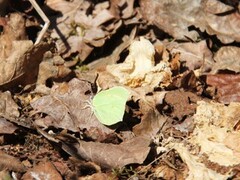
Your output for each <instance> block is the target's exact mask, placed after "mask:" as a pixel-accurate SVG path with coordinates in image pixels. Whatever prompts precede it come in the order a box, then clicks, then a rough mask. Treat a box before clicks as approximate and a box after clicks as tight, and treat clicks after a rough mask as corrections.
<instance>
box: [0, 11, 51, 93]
mask: <svg viewBox="0 0 240 180" xmlns="http://www.w3.org/2000/svg"><path fill="white" fill-rule="evenodd" d="M24 39H26V34H25V21H24V18H23V17H22V16H21V15H19V14H11V15H10V18H9V20H8V21H7V25H6V26H4V32H3V34H2V35H1V36H0V44H4V46H1V47H0V58H1V62H0V88H1V89H8V88H11V87H17V86H18V85H22V86H24V85H27V84H34V83H35V82H36V80H37V74H38V66H39V63H40V62H41V60H42V58H43V54H44V53H45V52H46V51H47V50H48V49H49V48H50V45H49V44H47V43H40V44H38V45H36V46H34V45H33V43H32V41H28V40H24ZM29 69H31V72H30V71H29Z"/></svg>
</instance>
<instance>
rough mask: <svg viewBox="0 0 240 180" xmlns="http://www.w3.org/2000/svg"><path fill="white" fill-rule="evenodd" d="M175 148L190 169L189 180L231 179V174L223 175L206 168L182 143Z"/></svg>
mask: <svg viewBox="0 0 240 180" xmlns="http://www.w3.org/2000/svg"><path fill="white" fill-rule="evenodd" d="M171 148H174V149H175V150H176V151H177V152H178V153H179V155H180V157H181V158H182V160H183V162H185V163H186V164H187V167H188V169H189V171H188V174H187V177H185V179H187V180H193V179H194V180H202V179H219V180H226V179H228V178H230V177H231V174H230V173H229V174H228V173H226V174H221V173H217V172H216V171H214V170H212V169H210V168H208V167H206V165H205V164H203V163H201V162H200V160H199V158H198V157H197V156H194V155H192V154H191V153H190V152H189V149H188V148H187V147H186V146H185V145H184V144H182V143H174V145H173V146H172V147H171Z"/></svg>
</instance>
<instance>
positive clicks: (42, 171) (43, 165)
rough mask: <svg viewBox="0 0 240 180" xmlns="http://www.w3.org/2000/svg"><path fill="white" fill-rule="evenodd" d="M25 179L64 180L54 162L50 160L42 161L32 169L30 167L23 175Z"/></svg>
mask: <svg viewBox="0 0 240 180" xmlns="http://www.w3.org/2000/svg"><path fill="white" fill-rule="evenodd" d="M22 179H23V180H34V179H56V180H62V177H61V175H60V174H59V173H58V171H57V170H56V168H55V167H54V166H53V164H52V163H51V162H49V161H45V162H44V161H42V162H40V163H39V164H38V165H36V166H35V167H33V168H32V169H29V170H28V171H27V172H26V173H25V174H24V175H23V177H22Z"/></svg>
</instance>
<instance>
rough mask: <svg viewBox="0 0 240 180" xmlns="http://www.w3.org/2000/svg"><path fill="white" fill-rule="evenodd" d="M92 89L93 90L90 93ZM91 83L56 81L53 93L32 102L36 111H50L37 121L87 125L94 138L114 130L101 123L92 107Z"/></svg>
mask: <svg viewBox="0 0 240 180" xmlns="http://www.w3.org/2000/svg"><path fill="white" fill-rule="evenodd" d="M88 92H90V93H89V94H88ZM91 96H92V94H91V84H90V83H89V82H87V81H83V80H79V79H76V78H74V79H72V80H71V81H70V82H68V83H62V84H59V85H54V86H53V87H52V88H51V93H50V95H47V96H43V97H41V98H39V99H38V100H36V101H34V102H32V103H31V105H32V107H33V108H34V110H35V111H36V112H43V113H46V114H47V115H48V116H47V117H46V118H44V119H38V120H36V121H35V123H36V124H37V125H39V126H44V127H49V126H54V127H56V128H62V129H67V130H71V131H74V132H78V131H79V129H81V130H83V129H86V130H87V131H89V132H91V133H92V138H93V137H96V138H97V139H104V137H105V135H106V134H109V133H112V132H113V130H111V129H110V128H108V127H106V126H104V125H103V124H101V123H100V122H99V121H98V120H97V118H96V117H95V116H94V114H93V111H92V109H91V105H90V104H89V103H90V102H91Z"/></svg>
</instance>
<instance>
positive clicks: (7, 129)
mask: <svg viewBox="0 0 240 180" xmlns="http://www.w3.org/2000/svg"><path fill="white" fill-rule="evenodd" d="M16 130H17V127H16V126H15V125H13V124H12V123H11V122H9V121H7V120H6V119H4V118H0V134H13V133H14V132H15V131H16Z"/></svg>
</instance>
